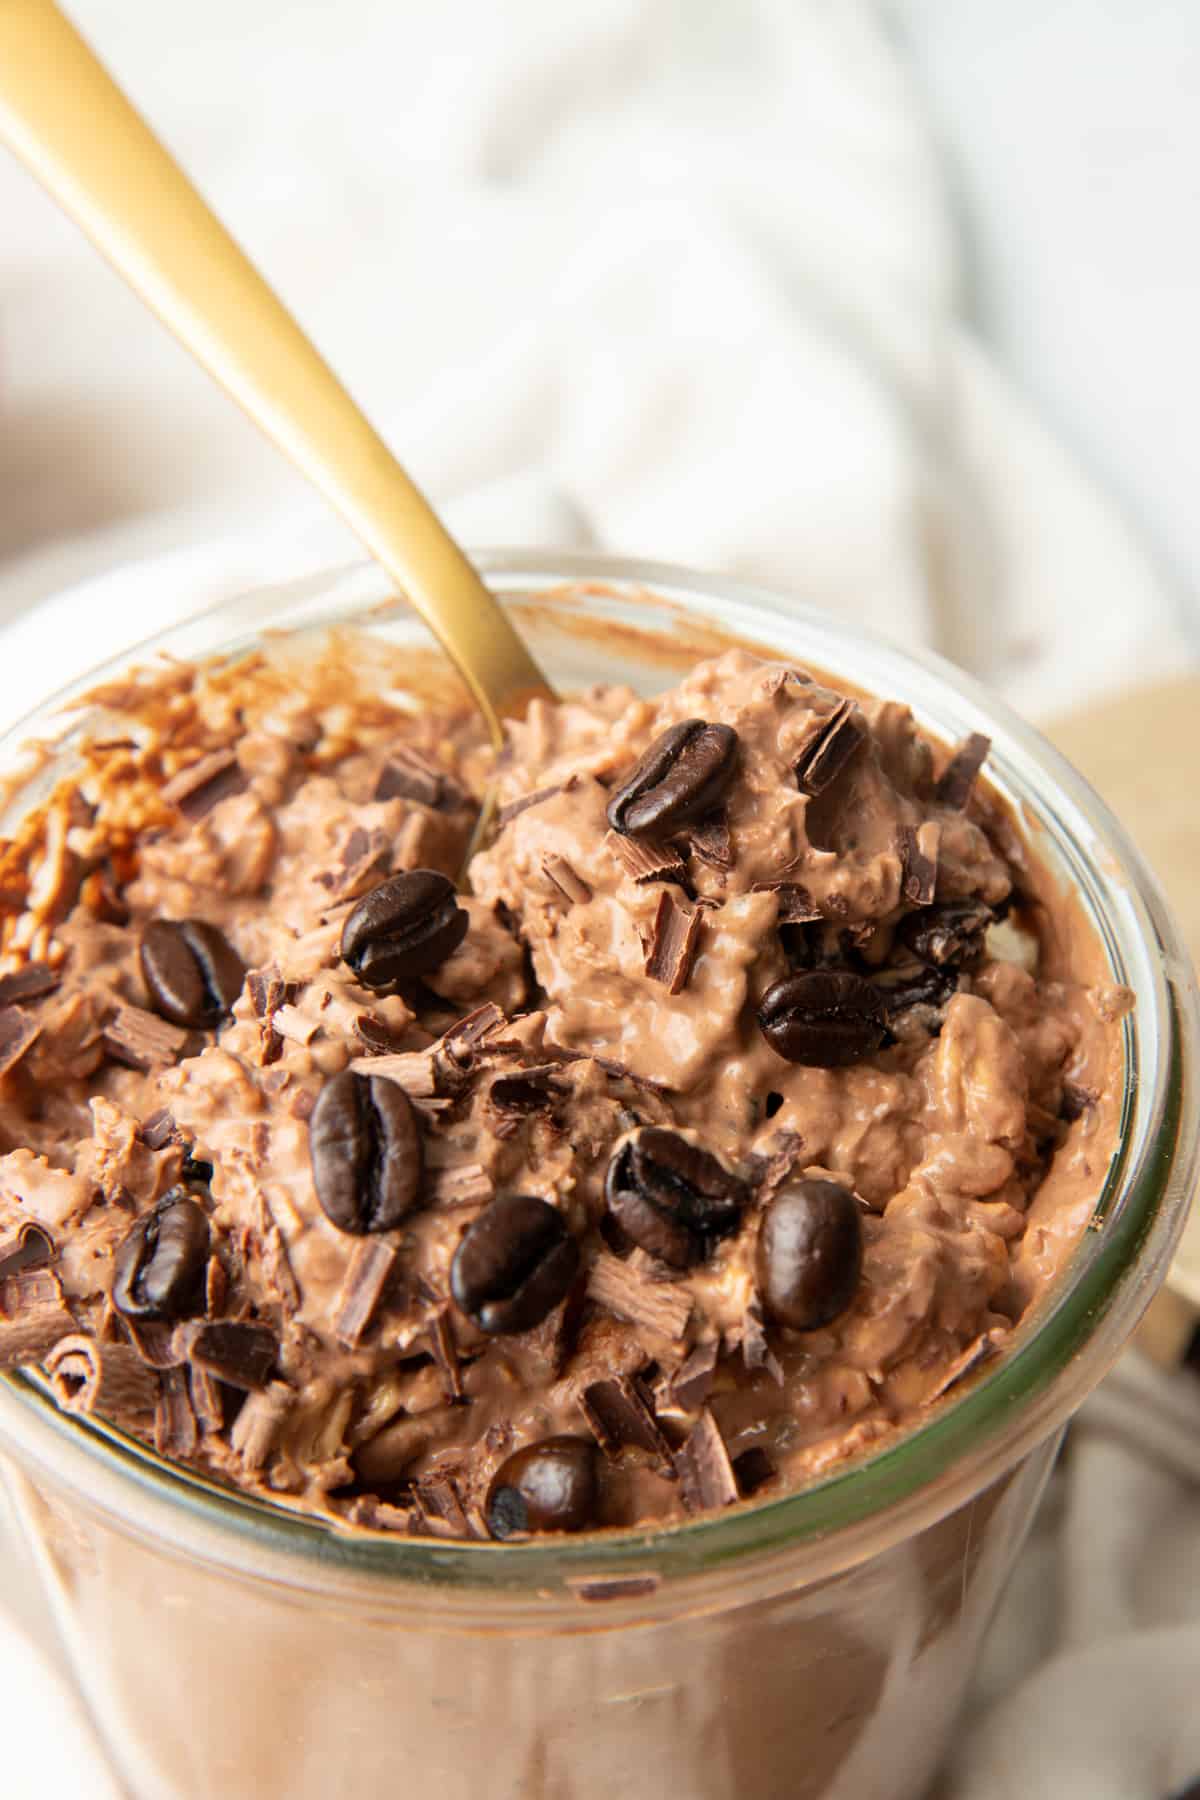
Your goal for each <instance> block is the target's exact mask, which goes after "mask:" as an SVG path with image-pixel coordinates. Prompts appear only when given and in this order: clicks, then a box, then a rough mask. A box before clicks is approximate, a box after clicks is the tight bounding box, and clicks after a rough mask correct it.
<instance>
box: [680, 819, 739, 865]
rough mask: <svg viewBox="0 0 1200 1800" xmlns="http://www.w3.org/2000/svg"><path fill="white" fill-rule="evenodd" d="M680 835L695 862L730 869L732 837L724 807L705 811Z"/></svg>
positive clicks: (731, 863)
mask: <svg viewBox="0 0 1200 1800" xmlns="http://www.w3.org/2000/svg"><path fill="white" fill-rule="evenodd" d="M682 835H683V839H684V842H685V843H686V844H687V846H688V848H689V850H690V851H691V853H692V855H693V856H694V857H695V858H696V860H697V862H702V863H705V864H707V866H708V867H709V868H710V869H720V870H722V871H724V870H726V869H732V867H733V839H732V838H731V837H730V835H729V820H728V817H727V816H726V814H725V811H724V808H722V809H721V810H720V811H718V812H711V813H707V814H706V815H705V817H704V818H703V819H699V820H697V822H696V824H694V825H689V826H688V828H687V830H686V831H685V832H684V833H683V834H682Z"/></svg>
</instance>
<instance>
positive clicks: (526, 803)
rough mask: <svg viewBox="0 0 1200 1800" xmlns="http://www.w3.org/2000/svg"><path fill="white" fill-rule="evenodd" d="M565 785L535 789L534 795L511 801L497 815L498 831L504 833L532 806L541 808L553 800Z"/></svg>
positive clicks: (524, 795) (558, 784) (523, 795)
mask: <svg viewBox="0 0 1200 1800" xmlns="http://www.w3.org/2000/svg"><path fill="white" fill-rule="evenodd" d="M564 785H565V784H564V783H563V782H561V781H560V782H557V783H556V784H555V785H554V786H553V787H544V788H534V790H533V792H532V793H530V794H522V795H521V797H520V799H519V800H510V801H509V803H508V805H507V806H502V807H501V808H500V811H499V812H498V813H497V814H496V827H497V829H498V830H500V831H503V829H504V827H505V826H506V825H511V823H512V821H513V820H514V819H516V818H519V817H520V815H521V814H522V813H523V812H528V811H529V808H530V807H531V806H541V804H542V802H543V801H545V800H553V799H554V797H555V795H556V794H561V793H562V791H563V787H564Z"/></svg>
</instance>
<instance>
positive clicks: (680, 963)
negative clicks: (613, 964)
mask: <svg viewBox="0 0 1200 1800" xmlns="http://www.w3.org/2000/svg"><path fill="white" fill-rule="evenodd" d="M700 920H701V913H700V910H699V908H697V907H693V906H686V905H681V904H680V902H679V901H678V900H676V898H675V896H674V894H672V893H671V890H670V889H669V888H664V889H663V891H662V894H661V896H660V898H659V902H658V911H657V912H656V913H655V915H654V926H653V934H652V936H651V939H650V944H649V947H648V949H647V951H646V973H647V975H648V976H649V977H650V979H651V981H661V982H662V984H663V986H664V987H665V988H666V990H667V992H668V994H681V993H682V992H683V990H684V988H685V987H686V986H687V984H688V977H689V976H690V975H691V972H692V964H693V963H694V962H695V960H696V951H697V948H698V946H699V938H700Z"/></svg>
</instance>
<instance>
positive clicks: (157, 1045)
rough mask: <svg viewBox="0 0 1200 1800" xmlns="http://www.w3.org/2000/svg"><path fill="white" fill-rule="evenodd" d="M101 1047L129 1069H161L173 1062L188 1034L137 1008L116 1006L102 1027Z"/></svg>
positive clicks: (176, 1058)
mask: <svg viewBox="0 0 1200 1800" xmlns="http://www.w3.org/2000/svg"><path fill="white" fill-rule="evenodd" d="M103 1041H104V1047H105V1049H106V1050H107V1051H108V1053H109V1055H110V1056H111V1057H113V1058H114V1059H115V1061H117V1062H121V1063H126V1064H128V1066H129V1067H130V1068H133V1069H146V1070H149V1069H164V1068H167V1067H168V1066H169V1065H170V1064H171V1063H173V1062H177V1061H178V1060H179V1058H180V1056H182V1054H183V1052H184V1049H185V1048H186V1045H187V1041H188V1033H187V1032H186V1031H185V1030H184V1029H183V1028H182V1026H179V1025H172V1024H171V1023H170V1022H169V1020H167V1019H160V1018H159V1016H158V1014H157V1013H152V1012H147V1011H146V1010H145V1008H144V1007H141V1006H118V1007H117V1009H116V1011H115V1012H114V1013H113V1015H112V1017H111V1019H109V1021H108V1023H107V1024H106V1025H105V1027H104V1038H103Z"/></svg>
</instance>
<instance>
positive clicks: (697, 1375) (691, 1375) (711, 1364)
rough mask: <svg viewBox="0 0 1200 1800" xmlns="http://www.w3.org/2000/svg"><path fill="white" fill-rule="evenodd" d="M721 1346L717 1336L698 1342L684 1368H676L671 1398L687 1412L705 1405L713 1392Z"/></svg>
mask: <svg viewBox="0 0 1200 1800" xmlns="http://www.w3.org/2000/svg"><path fill="white" fill-rule="evenodd" d="M719 1348H720V1347H719V1345H718V1343H717V1340H716V1339H715V1338H713V1339H712V1341H711V1342H710V1343H707V1344H697V1346H696V1348H695V1349H694V1350H693V1351H692V1353H691V1355H690V1356H689V1357H688V1359H687V1361H686V1362H685V1363H684V1364H683V1366H682V1368H680V1369H677V1370H676V1372H675V1375H674V1378H673V1379H672V1381H671V1389H670V1392H671V1399H672V1400H673V1401H674V1403H675V1405H676V1406H681V1407H683V1409H684V1411H685V1412H694V1411H695V1409H696V1408H697V1407H698V1406H703V1405H704V1402H705V1401H706V1400H707V1399H708V1396H709V1395H710V1394H711V1393H712V1388H713V1378H714V1376H715V1375H716V1372H717V1356H718V1353H719Z"/></svg>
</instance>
